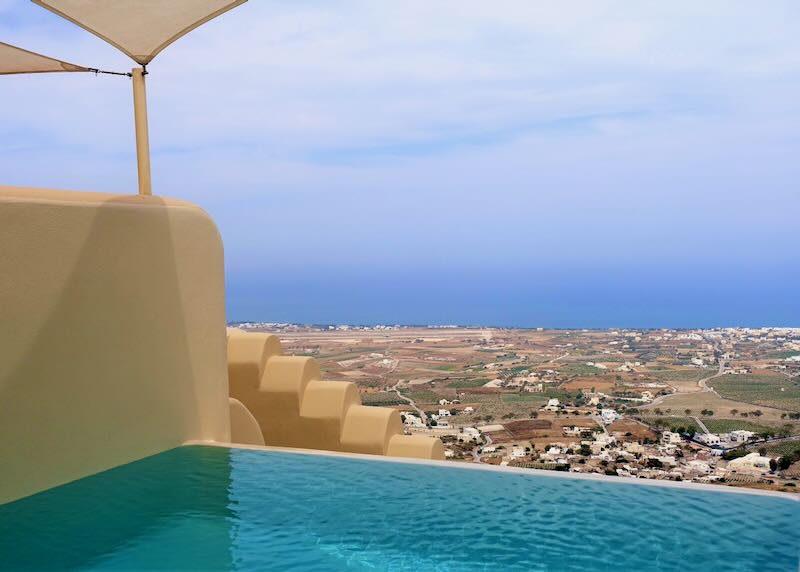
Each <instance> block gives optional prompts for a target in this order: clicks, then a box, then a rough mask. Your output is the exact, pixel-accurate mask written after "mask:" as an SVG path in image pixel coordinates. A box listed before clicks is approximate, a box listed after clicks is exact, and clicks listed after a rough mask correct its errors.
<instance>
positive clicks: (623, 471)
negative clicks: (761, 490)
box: [447, 410, 775, 482]
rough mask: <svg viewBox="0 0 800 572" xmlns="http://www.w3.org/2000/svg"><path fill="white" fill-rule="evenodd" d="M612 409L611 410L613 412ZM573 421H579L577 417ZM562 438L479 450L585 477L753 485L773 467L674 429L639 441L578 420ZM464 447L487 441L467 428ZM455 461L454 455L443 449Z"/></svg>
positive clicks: (741, 436) (739, 440) (737, 438)
mask: <svg viewBox="0 0 800 572" xmlns="http://www.w3.org/2000/svg"><path fill="white" fill-rule="evenodd" d="M612 411H613V410H612ZM576 421H578V420H577V419H576ZM562 431H563V436H564V439H563V440H560V439H553V440H551V441H549V442H547V444H543V443H539V442H538V440H537V443H536V444H534V443H533V442H530V441H521V442H510V443H490V444H485V445H484V446H483V447H482V448H480V449H479V452H480V457H481V460H482V462H489V463H492V464H499V465H510V466H523V467H531V468H541V469H553V470H562V471H570V472H583V473H605V474H609V475H617V476H621V477H630V478H650V479H669V480H692V481H698V482H715V481H722V480H745V481H757V480H759V479H761V478H764V477H765V475H767V474H768V473H770V471H771V470H772V469H774V464H775V463H774V461H773V463H772V465H773V466H772V467H771V466H770V461H771V460H772V459H771V458H770V457H768V456H764V455H761V454H760V453H758V452H752V453H748V454H745V455H743V456H740V457H738V458H735V459H731V460H727V461H726V460H725V459H724V458H723V457H721V455H720V453H721V451H722V450H723V449H722V448H721V447H719V446H717V445H718V443H717V441H716V440H715V439H713V438H710V437H709V439H708V443H705V442H700V441H697V442H692V441H687V440H686V438H685V437H684V436H682V435H681V434H679V433H675V432H672V431H663V432H662V433H661V435H660V437H659V439H658V440H657V441H648V440H644V441H643V442H642V441H637V440H632V439H631V438H630V434H629V433H627V434H625V433H621V432H611V433H609V432H607V430H604V429H601V428H600V427H599V426H598V425H596V424H593V423H586V422H583V423H581V422H579V421H578V422H577V423H576V424H575V425H565V426H563V427H562ZM753 436H754V434H753V433H752V432H750V431H731V432H730V433H726V434H723V435H716V437H717V438H720V441H719V444H722V445H725V446H726V447H727V446H729V445H735V446H736V447H739V446H741V445H742V444H746V443H747V442H748V441H750V440H751V438H752V437H753ZM456 441H457V443H459V444H463V447H462V454H463V458H464V459H470V460H471V459H472V449H473V448H474V447H479V446H480V445H481V444H482V443H486V442H487V441H486V439H485V438H484V437H483V435H482V433H481V430H480V429H479V428H476V427H465V428H463V429H462V430H461V431H460V433H458V435H457V438H456ZM447 456H448V457H451V458H452V457H454V456H455V455H454V451H453V450H448V451H447Z"/></svg>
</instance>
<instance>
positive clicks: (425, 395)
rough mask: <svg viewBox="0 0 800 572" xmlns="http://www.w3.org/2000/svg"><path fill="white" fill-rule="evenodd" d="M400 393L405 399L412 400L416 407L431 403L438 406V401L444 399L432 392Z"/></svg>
mask: <svg viewBox="0 0 800 572" xmlns="http://www.w3.org/2000/svg"><path fill="white" fill-rule="evenodd" d="M402 393H403V395H405V396H406V397H410V398H411V399H413V400H414V401H415V402H416V403H417V405H420V404H431V403H436V404H438V403H439V400H440V399H442V398H443V397H444V396H443V395H439V394H438V393H435V392H433V391H408V392H406V391H403V392H402Z"/></svg>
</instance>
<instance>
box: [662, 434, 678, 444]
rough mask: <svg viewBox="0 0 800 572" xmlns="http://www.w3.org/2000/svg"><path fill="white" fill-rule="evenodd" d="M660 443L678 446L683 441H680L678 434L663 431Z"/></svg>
mask: <svg viewBox="0 0 800 572" xmlns="http://www.w3.org/2000/svg"><path fill="white" fill-rule="evenodd" d="M661 441H662V442H663V443H664V444H665V445H678V444H680V443H681V441H683V439H681V435H680V433H673V432H672V431H664V432H663V433H662V434H661Z"/></svg>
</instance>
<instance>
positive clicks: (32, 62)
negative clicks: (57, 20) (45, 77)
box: [0, 42, 92, 75]
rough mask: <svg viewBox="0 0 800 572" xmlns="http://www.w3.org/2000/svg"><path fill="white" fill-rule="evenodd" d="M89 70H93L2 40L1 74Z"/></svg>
mask: <svg viewBox="0 0 800 572" xmlns="http://www.w3.org/2000/svg"><path fill="white" fill-rule="evenodd" d="M87 71H92V70H90V69H89V68H85V67H82V66H77V65H75V64H70V63H67V62H62V61H61V60H57V59H55V58H48V57H47V56H43V55H41V54H36V53H34V52H29V51H28V50H23V49H22V48H18V47H16V46H11V45H9V44H4V43H3V42H0V75H6V74H12V73H47V72H87Z"/></svg>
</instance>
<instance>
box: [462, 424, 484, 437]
mask: <svg viewBox="0 0 800 572" xmlns="http://www.w3.org/2000/svg"><path fill="white" fill-rule="evenodd" d="M463 434H464V438H465V439H478V438H480V436H481V432H480V431H478V430H477V429H476V428H475V427H464V432H463Z"/></svg>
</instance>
